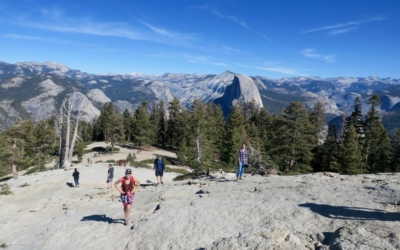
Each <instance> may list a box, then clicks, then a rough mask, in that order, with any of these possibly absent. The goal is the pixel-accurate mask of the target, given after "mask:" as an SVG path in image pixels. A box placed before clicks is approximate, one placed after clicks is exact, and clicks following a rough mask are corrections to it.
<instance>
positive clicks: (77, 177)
mask: <svg viewBox="0 0 400 250" xmlns="http://www.w3.org/2000/svg"><path fill="white" fill-rule="evenodd" d="M72 176H73V177H74V182H75V187H79V172H78V170H76V168H75V171H74V172H73V173H72Z"/></svg>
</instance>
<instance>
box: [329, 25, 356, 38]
mask: <svg viewBox="0 0 400 250" xmlns="http://www.w3.org/2000/svg"><path fill="white" fill-rule="evenodd" d="M354 29H357V27H351V28H348V29H339V30H332V31H330V32H329V35H332V36H333V35H339V34H343V33H347V32H349V31H351V30H354Z"/></svg>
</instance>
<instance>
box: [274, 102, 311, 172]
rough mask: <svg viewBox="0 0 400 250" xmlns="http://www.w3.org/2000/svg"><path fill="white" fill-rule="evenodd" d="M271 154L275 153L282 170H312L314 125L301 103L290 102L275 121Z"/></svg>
mask: <svg viewBox="0 0 400 250" xmlns="http://www.w3.org/2000/svg"><path fill="white" fill-rule="evenodd" d="M277 125H278V127H277V128H276V129H277V132H276V133H277V134H278V136H277V137H275V138H274V140H275V142H274V148H273V149H272V150H271V151H272V154H276V156H275V157H277V158H278V159H277V160H278V161H279V163H280V166H281V169H282V171H285V172H288V171H295V172H300V173H308V172H310V171H312V168H311V160H312V157H313V155H312V153H311V150H312V149H313V148H314V147H315V145H316V144H317V136H316V130H315V127H314V126H313V125H312V124H311V122H310V120H309V117H308V111H307V110H306V109H305V107H304V105H303V103H301V102H292V103H291V104H290V105H289V106H288V107H287V108H286V109H283V112H282V119H281V120H280V121H279V123H277Z"/></svg>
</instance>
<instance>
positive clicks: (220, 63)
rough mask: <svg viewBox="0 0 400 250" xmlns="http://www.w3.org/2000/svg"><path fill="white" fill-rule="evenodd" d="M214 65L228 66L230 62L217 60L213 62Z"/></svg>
mask: <svg viewBox="0 0 400 250" xmlns="http://www.w3.org/2000/svg"><path fill="white" fill-rule="evenodd" d="M212 65H215V66H228V64H226V63H222V62H215V63H212Z"/></svg>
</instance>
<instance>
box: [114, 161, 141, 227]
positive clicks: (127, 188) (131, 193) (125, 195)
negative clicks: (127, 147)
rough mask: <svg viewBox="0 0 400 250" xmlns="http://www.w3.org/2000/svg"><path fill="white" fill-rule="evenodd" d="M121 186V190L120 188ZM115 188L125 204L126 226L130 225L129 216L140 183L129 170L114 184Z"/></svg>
mask: <svg viewBox="0 0 400 250" xmlns="http://www.w3.org/2000/svg"><path fill="white" fill-rule="evenodd" d="M119 184H121V188H120V187H119V186H118V185H119ZM114 186H115V188H116V189H117V190H118V192H119V193H120V194H121V201H122V203H123V204H124V214H125V218H124V225H125V226H127V225H129V214H130V212H131V207H132V204H133V200H134V197H135V192H136V190H137V189H138V188H139V187H140V181H139V180H138V179H137V178H134V177H133V176H132V170H131V169H129V168H128V169H127V170H126V171H125V176H124V177H122V178H121V179H119V180H117V181H116V182H115V183H114Z"/></svg>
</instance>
